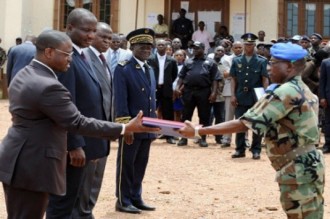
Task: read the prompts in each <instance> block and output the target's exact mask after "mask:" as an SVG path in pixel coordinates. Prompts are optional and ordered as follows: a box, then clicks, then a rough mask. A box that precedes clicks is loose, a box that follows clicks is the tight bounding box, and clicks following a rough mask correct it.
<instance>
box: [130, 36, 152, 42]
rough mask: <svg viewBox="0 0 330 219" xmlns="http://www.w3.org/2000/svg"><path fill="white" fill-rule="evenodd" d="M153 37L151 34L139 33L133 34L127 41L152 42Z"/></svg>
mask: <svg viewBox="0 0 330 219" xmlns="http://www.w3.org/2000/svg"><path fill="white" fill-rule="evenodd" d="M153 41H154V39H153V37H152V36H150V35H149V34H139V35H136V36H133V37H132V38H131V39H130V40H129V42H130V44H135V43H151V44H152V43H153Z"/></svg>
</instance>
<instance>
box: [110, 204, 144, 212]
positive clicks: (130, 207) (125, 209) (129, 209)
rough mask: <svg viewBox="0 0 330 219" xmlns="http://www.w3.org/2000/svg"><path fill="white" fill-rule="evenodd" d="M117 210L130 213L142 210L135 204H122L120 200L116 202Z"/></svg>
mask: <svg viewBox="0 0 330 219" xmlns="http://www.w3.org/2000/svg"><path fill="white" fill-rule="evenodd" d="M116 211H120V212H125V213H130V214H140V213H141V212H142V211H141V210H140V209H138V208H136V207H134V206H133V205H127V206H122V205H120V204H119V202H118V201H117V202H116Z"/></svg>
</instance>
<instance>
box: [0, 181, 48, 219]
mask: <svg viewBox="0 0 330 219" xmlns="http://www.w3.org/2000/svg"><path fill="white" fill-rule="evenodd" d="M2 185H3V190H4V194H5V202H6V208H7V214H8V218H7V219H29V218H31V219H32V218H33V219H42V218H43V216H44V214H45V211H46V208H47V204H48V193H46V192H35V191H30V190H25V189H18V188H13V187H11V186H10V185H6V184H4V183H3V184H2Z"/></svg>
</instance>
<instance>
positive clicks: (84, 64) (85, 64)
mask: <svg viewBox="0 0 330 219" xmlns="http://www.w3.org/2000/svg"><path fill="white" fill-rule="evenodd" d="M74 51H75V53H74V54H75V55H76V56H77V60H78V64H79V65H80V66H82V67H83V68H84V69H85V70H86V72H87V73H88V74H89V75H90V77H91V78H92V79H93V80H94V81H96V82H98V80H97V77H96V75H95V74H94V71H93V70H92V68H91V66H89V64H88V62H87V60H84V59H83V58H82V57H81V55H80V54H79V53H78V51H76V50H74ZM84 55H85V56H89V54H88V53H87V52H86V50H84ZM86 59H88V57H86Z"/></svg>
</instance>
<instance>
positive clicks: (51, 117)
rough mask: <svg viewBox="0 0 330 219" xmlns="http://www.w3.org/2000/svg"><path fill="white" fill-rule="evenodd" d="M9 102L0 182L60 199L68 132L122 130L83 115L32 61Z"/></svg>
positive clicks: (45, 70) (109, 135) (46, 71)
mask: <svg viewBox="0 0 330 219" xmlns="http://www.w3.org/2000/svg"><path fill="white" fill-rule="evenodd" d="M9 103H10V105H9V111H10V112H11V114H12V122H13V123H12V126H11V127H10V128H9V130H8V134H7V135H6V136H5V138H4V139H3V141H2V143H1V144H0V181H2V182H4V183H6V184H8V185H11V186H13V187H16V188H23V189H27V190H32V191H40V192H47V193H52V194H56V195H63V194H64V193H65V188H66V187H65V182H66V180H65V169H66V160H67V147H66V142H67V141H66V140H67V139H66V137H67V130H69V131H70V132H72V133H73V132H75V133H79V134H82V135H89V136H94V137H103V138H113V137H119V136H120V132H121V130H122V126H121V125H118V124H114V123H110V122H106V121H100V120H95V119H92V118H86V117H85V116H83V115H82V114H81V113H80V112H79V111H78V109H77V108H76V106H75V105H74V103H73V102H72V99H71V95H70V93H69V91H68V90H67V89H66V88H65V87H64V86H63V85H62V84H61V83H60V82H59V81H58V80H57V79H56V78H55V75H54V73H52V72H51V71H50V70H49V69H48V68H47V67H45V66H44V65H42V64H40V63H38V62H35V61H32V62H31V63H30V65H28V66H27V67H25V68H24V69H23V70H22V71H21V73H20V74H18V75H17V76H16V77H15V78H14V80H13V81H12V83H11V85H10V86H9Z"/></svg>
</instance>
